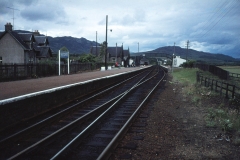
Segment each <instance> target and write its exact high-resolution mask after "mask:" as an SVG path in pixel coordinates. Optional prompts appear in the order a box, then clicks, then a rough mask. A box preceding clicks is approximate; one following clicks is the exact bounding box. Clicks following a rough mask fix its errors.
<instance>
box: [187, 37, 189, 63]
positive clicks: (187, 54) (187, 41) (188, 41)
mask: <svg viewBox="0 0 240 160" xmlns="http://www.w3.org/2000/svg"><path fill="white" fill-rule="evenodd" d="M188 47H189V40H188V41H187V54H186V61H187V56H188Z"/></svg>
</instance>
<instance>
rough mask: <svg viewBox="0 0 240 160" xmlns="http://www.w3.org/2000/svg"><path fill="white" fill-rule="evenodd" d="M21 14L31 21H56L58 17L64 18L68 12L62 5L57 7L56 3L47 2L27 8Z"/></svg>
mask: <svg viewBox="0 0 240 160" xmlns="http://www.w3.org/2000/svg"><path fill="white" fill-rule="evenodd" d="M21 16H22V17H23V18H25V19H27V20H30V21H39V20H43V21H56V20H58V19H64V18H65V17H66V13H65V11H64V9H63V8H62V7H60V6H58V7H56V6H55V5H54V4H50V3H46V4H41V5H37V6H33V5H32V6H29V7H27V8H25V10H23V11H21Z"/></svg>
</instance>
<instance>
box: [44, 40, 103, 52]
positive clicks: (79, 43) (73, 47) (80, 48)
mask: <svg viewBox="0 0 240 160" xmlns="http://www.w3.org/2000/svg"><path fill="white" fill-rule="evenodd" d="M48 41H49V45H50V47H51V49H52V50H53V52H54V54H57V53H58V50H59V49H60V48H62V47H63V46H65V47H66V48H67V49H68V50H69V52H70V54H82V53H90V48H91V46H93V45H94V46H95V45H96V42H95V41H89V40H87V39H85V38H74V37H54V38H53V37H48ZM98 44H99V43H98Z"/></svg>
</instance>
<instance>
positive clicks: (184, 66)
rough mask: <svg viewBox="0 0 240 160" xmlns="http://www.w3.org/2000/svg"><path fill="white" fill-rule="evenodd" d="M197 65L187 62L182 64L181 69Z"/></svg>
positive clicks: (193, 62)
mask: <svg viewBox="0 0 240 160" xmlns="http://www.w3.org/2000/svg"><path fill="white" fill-rule="evenodd" d="M195 63H196V62H195V61H187V62H184V63H183V64H181V65H180V67H183V68H193V67H194V65H195Z"/></svg>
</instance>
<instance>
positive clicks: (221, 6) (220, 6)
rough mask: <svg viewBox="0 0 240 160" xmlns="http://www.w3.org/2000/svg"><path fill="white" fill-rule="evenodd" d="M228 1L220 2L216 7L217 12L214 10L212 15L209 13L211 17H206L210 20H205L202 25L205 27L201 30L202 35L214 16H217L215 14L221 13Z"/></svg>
mask: <svg viewBox="0 0 240 160" xmlns="http://www.w3.org/2000/svg"><path fill="white" fill-rule="evenodd" d="M227 2H228V1H225V2H223V3H219V4H218V6H217V7H216V9H217V10H216V12H214V13H213V14H212V16H211V15H209V17H210V19H209V17H208V18H206V19H208V20H207V21H206V22H205V24H204V26H203V27H202V28H204V29H203V30H202V31H201V33H200V35H201V34H202V32H204V30H206V29H207V28H208V27H209V26H210V25H211V22H212V19H213V17H215V15H217V14H218V13H219V11H220V10H221V9H222V8H223V7H224V6H225V5H226V3H227Z"/></svg>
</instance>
